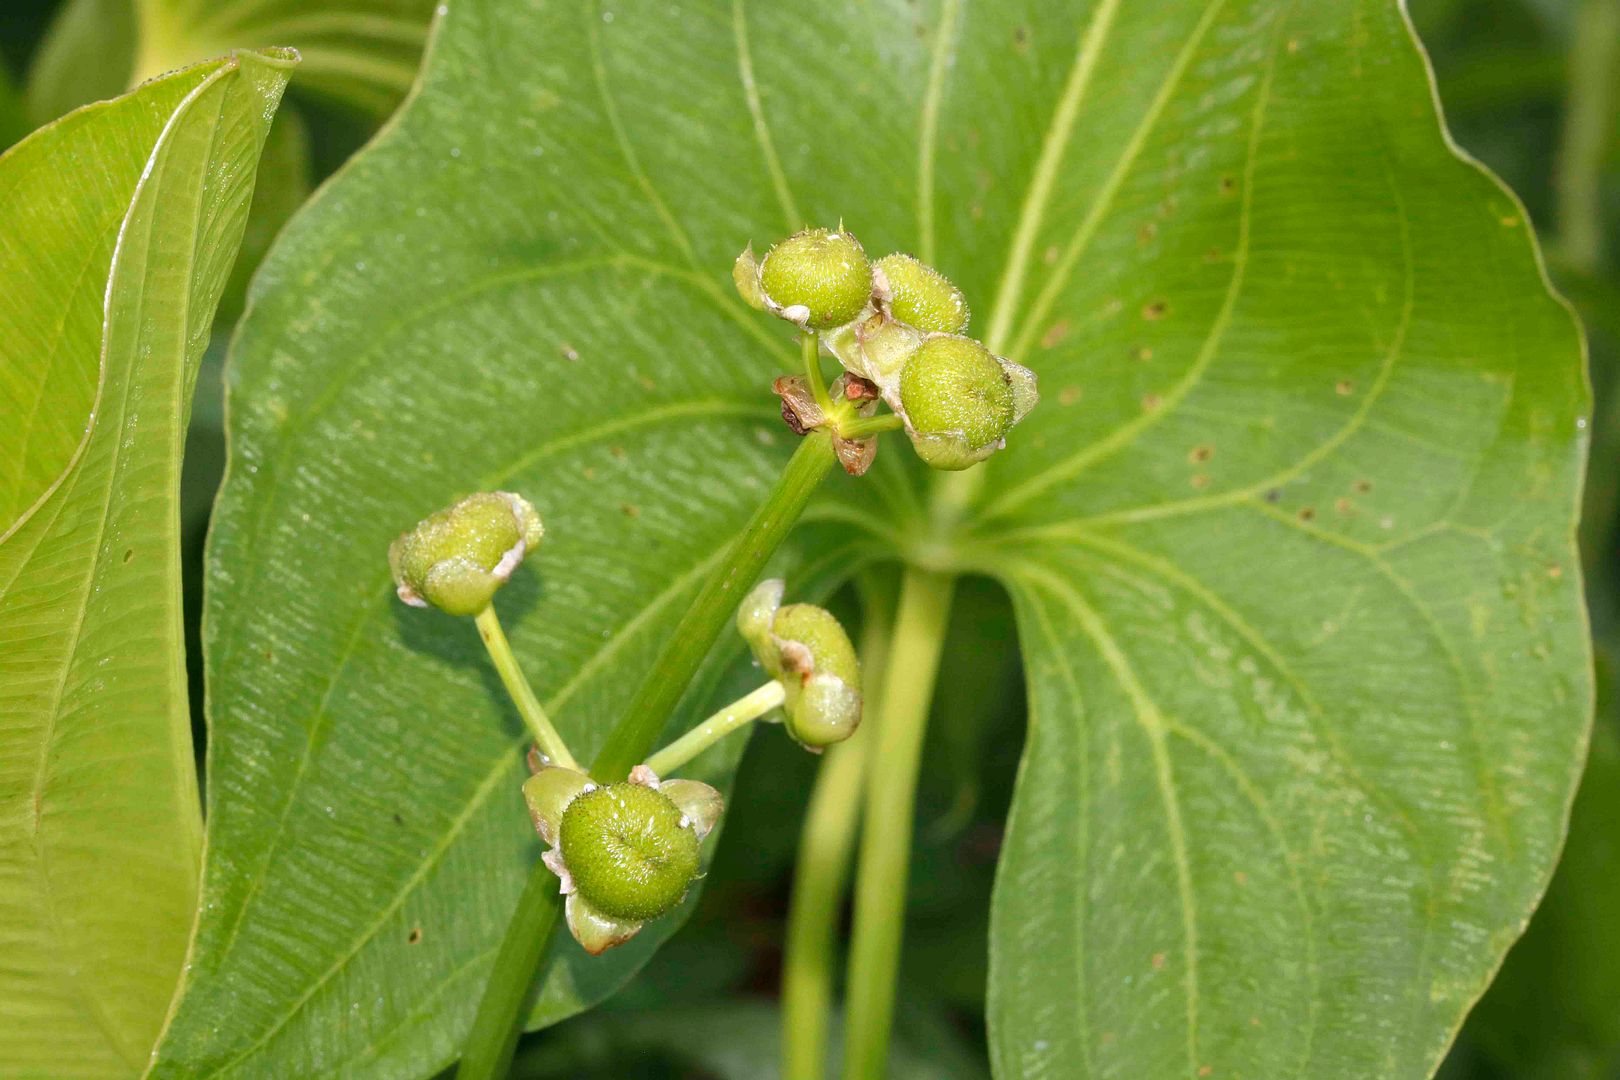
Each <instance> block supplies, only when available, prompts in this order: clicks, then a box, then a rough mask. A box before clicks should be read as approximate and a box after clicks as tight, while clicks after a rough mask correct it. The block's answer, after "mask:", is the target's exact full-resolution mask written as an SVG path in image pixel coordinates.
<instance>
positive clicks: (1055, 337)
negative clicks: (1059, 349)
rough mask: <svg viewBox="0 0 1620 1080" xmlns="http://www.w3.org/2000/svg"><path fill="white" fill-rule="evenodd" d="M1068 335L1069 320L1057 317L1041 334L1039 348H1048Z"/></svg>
mask: <svg viewBox="0 0 1620 1080" xmlns="http://www.w3.org/2000/svg"><path fill="white" fill-rule="evenodd" d="M1068 336H1069V320H1068V319H1059V320H1058V321H1057V322H1055V323H1053V324H1052V325H1051V326H1049V327H1047V328H1046V333H1044V334H1042V335H1041V348H1043V349H1050V348H1051V347H1052V346H1054V345H1056V344H1057V343H1058V342H1060V341H1062V340H1063V339H1064V338H1066V337H1068Z"/></svg>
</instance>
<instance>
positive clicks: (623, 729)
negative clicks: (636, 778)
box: [591, 431, 836, 783]
mask: <svg viewBox="0 0 1620 1080" xmlns="http://www.w3.org/2000/svg"><path fill="white" fill-rule="evenodd" d="M835 460H836V458H835V457H834V455H833V448H832V441H831V439H830V438H829V437H828V436H827V434H826V433H825V432H821V431H812V432H811V433H810V434H808V435H806V436H805V437H804V440H803V441H802V442H801V443H800V444H799V448H798V449H797V450H795V451H794V453H793V457H792V459H791V460H789V461H788V464H787V468H786V469H785V470H783V472H782V476H781V478H780V479H779V480H777V482H776V487H775V488H774V489H772V491H771V494H770V495H769V496H768V497H767V498H766V500H765V502H764V503H763V504H762V505H761V506H760V508H759V509H758V510H756V511H755V512H754V516H753V517H752V518H750V519H749V520H748V524H747V525H745V526H743V531H742V533H741V535H739V536H738V537H737V539H736V540H735V541H733V542H732V545H731V549H730V550H729V551H728V552H727V553H726V558H725V560H724V561H723V562H721V563H720V565H719V566H717V567H715V569H714V571H713V572H712V573H711V574H710V575H709V577H708V579H707V580H706V581H705V582H704V583H703V587H702V589H700V590H699V592H698V594H697V597H696V598H695V599H694V600H693V601H692V603H691V605H690V606H689V607H688V608H687V609H686V614H685V615H683V616H682V617H681V621H680V622H679V623H677V624H676V625H675V628H674V629H673V630H671V631H670V634H669V637H668V639H667V640H666V641H665V643H664V648H663V651H662V652H660V653H659V654H658V659H656V660H655V661H653V665H652V667H651V668H649V669H648V671H647V675H646V678H645V679H643V680H642V683H641V688H640V689H639V690H638V691H637V692H636V696H635V698H634V699H632V700H631V702H630V707H629V708H628V709H626V710H625V713H624V716H623V718H622V719H621V720H620V721H619V725H618V726H617V727H616V728H614V729H613V733H612V734H611V735H609V736H608V741H607V745H606V746H604V747H603V748H602V752H601V753H600V754H598V755H597V757H596V761H595V762H594V763H593V764H592V765H591V775H592V776H594V777H595V778H596V779H597V780H598V781H600V782H602V783H613V782H614V781H617V780H623V779H624V778H625V777H626V776H628V775H629V774H630V770H631V769H632V768H634V767H635V766H636V765H639V764H640V763H641V762H642V761H643V760H644V759H645V758H646V756H647V753H648V751H650V750H651V749H652V745H653V742H654V741H655V740H656V739H657V738H658V734H659V732H661V731H663V729H664V724H665V722H666V721H667V720H668V719H669V714H670V713H671V712H673V711H674V710H675V703H676V702H678V701H679V700H680V698H681V695H682V694H683V693H684V692H685V691H686V687H687V684H688V683H690V682H691V681H692V676H693V675H694V674H696V672H697V669H698V665H699V664H701V663H702V662H703V658H704V657H705V656H707V655H708V653H709V649H710V647H711V646H713V645H714V641H715V638H717V637H719V636H720V631H721V630H723V629H725V627H726V624H727V623H729V622H730V621H731V619H732V616H733V615H734V614H735V613H736V610H737V605H738V604H739V603H741V602H742V598H743V596H744V595H746V594H747V592H748V590H749V588H751V587H752V586H753V584H754V579H755V578H757V577H759V572H760V571H761V570H763V569H764V568H765V563H766V561H767V560H769V559H770V557H771V556H772V555H774V554H775V553H776V549H777V548H778V547H780V546H781V544H782V541H783V540H786V539H787V535H788V533H789V532H791V531H792V529H793V526H794V523H796V522H797V521H798V520H799V515H801V514H803V513H804V508H805V506H806V505H808V503H809V502H810V497H811V496H812V495H814V494H815V491H816V488H817V487H818V486H820V484H821V481H822V478H823V477H825V476H826V475H827V471H828V470H829V469H831V468H832V464H833V462H834V461H835Z"/></svg>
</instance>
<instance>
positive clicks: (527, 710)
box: [477, 604, 579, 770]
mask: <svg viewBox="0 0 1620 1080" xmlns="http://www.w3.org/2000/svg"><path fill="white" fill-rule="evenodd" d="M477 623H478V636H479V637H480V638H482V639H483V641H484V648H485V649H486V650H487V651H488V652H489V658H490V660H491V661H492V662H493V663H494V665H495V670H496V671H497V672H499V673H500V676H501V682H502V683H504V684H505V685H506V692H507V693H508V694H510V695H511V696H512V704H514V705H516V706H517V711H518V715H519V716H521V717H523V723H524V724H525V725H526V726H527V727H528V729H529V734H530V735H533V736H534V744H535V745H536V746H538V747H539V748H540V752H541V753H542V754H544V755H545V756H546V757H548V758H550V759H551V763H552V764H553V765H561V766H562V767H563V768H565V769H576V770H577V769H578V768H579V762H577V761H575V760H574V755H573V754H570V753H569V752H568V744H567V743H565V742H563V741H562V736H561V735H558V734H557V729H556V728H554V727H552V726H551V717H549V716H547V715H546V708H545V706H544V705H541V704H540V699H539V698H537V697H535V695H534V689H533V688H532V687H530V686H529V680H528V679H526V678H525V677H524V675H523V669H522V668H521V667H519V666H518V662H517V657H515V656H513V655H512V644H511V642H509V641H507V640H506V631H504V630H502V629H501V620H500V617H499V616H497V615H496V614H495V605H494V604H491V605H489V606H488V607H486V608H485V609H484V610H483V611H480V612H479V613H478V618H477Z"/></svg>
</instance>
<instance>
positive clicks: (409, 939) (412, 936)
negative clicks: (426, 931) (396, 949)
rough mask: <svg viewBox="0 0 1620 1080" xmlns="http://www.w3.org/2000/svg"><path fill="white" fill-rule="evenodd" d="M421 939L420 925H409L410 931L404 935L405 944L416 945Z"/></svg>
mask: <svg viewBox="0 0 1620 1080" xmlns="http://www.w3.org/2000/svg"><path fill="white" fill-rule="evenodd" d="M421 940H422V928H421V927H420V926H413V927H411V932H410V933H409V934H407V935H406V936H405V944H407V945H416V944H418V943H420V942H421Z"/></svg>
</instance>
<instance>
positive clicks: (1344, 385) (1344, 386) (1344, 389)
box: [1333, 379, 1356, 397]
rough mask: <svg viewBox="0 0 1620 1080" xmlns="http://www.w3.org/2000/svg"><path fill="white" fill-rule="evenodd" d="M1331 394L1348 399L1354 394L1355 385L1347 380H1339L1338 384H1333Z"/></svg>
mask: <svg viewBox="0 0 1620 1080" xmlns="http://www.w3.org/2000/svg"><path fill="white" fill-rule="evenodd" d="M1333 392H1334V393H1336V394H1338V395H1339V396H1340V397H1349V396H1350V395H1351V394H1353V393H1355V392H1356V384H1355V383H1353V382H1351V381H1350V380H1349V379H1340V380H1339V381H1338V382H1336V383H1334V384H1333Z"/></svg>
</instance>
